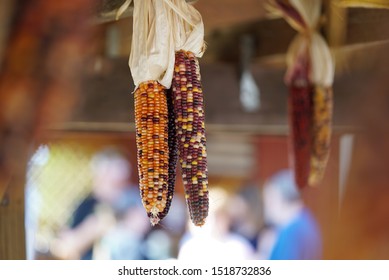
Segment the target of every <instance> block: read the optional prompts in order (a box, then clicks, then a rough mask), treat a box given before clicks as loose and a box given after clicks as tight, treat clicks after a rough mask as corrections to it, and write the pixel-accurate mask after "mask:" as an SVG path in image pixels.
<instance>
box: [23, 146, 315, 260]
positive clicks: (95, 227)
mask: <svg viewBox="0 0 389 280" xmlns="http://www.w3.org/2000/svg"><path fill="white" fill-rule="evenodd" d="M90 165H91V172H92V175H93V180H92V184H93V188H92V192H91V193H90V194H89V195H88V196H87V197H85V198H84V199H83V200H82V201H81V202H80V203H79V205H78V207H77V208H76V209H75V210H74V212H73V215H72V217H71V219H70V221H69V222H68V223H67V225H66V227H63V228H62V229H61V230H59V231H58V232H57V233H56V237H55V239H54V240H53V241H52V242H51V244H50V256H51V257H52V258H55V259H83V260H88V259H112V260H156V259H157V260H161V259H162V260H163V259H182V260H203V261H204V260H253V259H320V258H322V240H321V234H320V229H319V227H318V225H317V223H316V221H315V218H314V217H313V215H312V214H311V212H310V211H309V209H308V208H306V207H305V206H304V203H303V201H302V199H301V198H300V195H299V192H298V190H297V189H296V186H295V184H294V179H293V175H292V172H291V171H290V170H281V171H279V172H277V173H276V174H274V175H273V176H272V177H271V178H269V179H268V180H267V181H266V182H265V184H264V186H263V187H262V188H259V187H258V186H257V185H255V184H247V185H246V186H243V187H240V188H239V191H238V192H233V193H231V192H228V191H226V190H224V189H223V188H219V187H212V186H210V209H209V216H208V218H207V222H206V224H205V225H204V226H202V227H195V226H193V225H192V223H191V222H190V220H189V218H188V217H187V214H186V213H187V209H186V204H185V200H184V198H183V196H180V195H176V196H175V197H174V199H173V203H172V207H171V209H170V212H169V215H167V217H166V218H165V219H164V220H163V221H162V222H161V224H160V225H157V226H155V227H152V226H151V225H150V223H149V220H148V218H147V215H146V214H145V210H144V209H143V206H142V203H141V199H140V195H139V190H138V186H134V185H130V184H129V182H130V180H129V179H130V174H131V168H132V167H131V165H130V163H129V161H128V160H127V159H126V157H124V156H123V155H122V154H121V153H120V152H119V151H118V150H116V149H112V148H108V149H105V150H103V151H101V152H99V153H97V154H96V155H95V156H94V157H93V158H92V160H91V164H90ZM27 222H28V221H27ZM30 246H34V245H33V244H30ZM30 249H31V248H30ZM35 257H36V256H35ZM31 258H34V254H32V255H31Z"/></svg>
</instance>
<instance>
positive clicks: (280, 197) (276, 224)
mask: <svg viewBox="0 0 389 280" xmlns="http://www.w3.org/2000/svg"><path fill="white" fill-rule="evenodd" d="M263 199H264V214H265V220H266V221H267V223H268V224H269V225H271V226H272V227H267V230H266V232H264V233H263V235H262V238H261V241H260V242H261V243H263V244H261V245H260V246H262V248H265V250H267V251H268V252H269V256H268V258H269V259H272V260H277V259H281V260H291V259H295V260H310V259H321V258H322V238H321V233H320V230H319V227H318V224H317V223H316V220H315V218H314V217H313V215H312V214H311V212H310V211H309V209H308V208H306V207H305V206H304V203H303V201H302V199H301V197H300V193H299V191H298V189H297V187H296V185H295V183H294V177H293V173H292V171H290V170H282V171H280V172H278V173H276V174H275V175H273V176H272V177H271V178H270V179H269V181H268V182H267V183H266V184H265V187H264V190H263ZM271 243H273V244H271ZM270 248H271V249H270Z"/></svg>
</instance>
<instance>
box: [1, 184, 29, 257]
mask: <svg viewBox="0 0 389 280" xmlns="http://www.w3.org/2000/svg"><path fill="white" fill-rule="evenodd" d="M23 178H24V177H22V178H18V179H14V180H12V181H11V182H10V184H9V186H8V188H7V190H6V192H5V195H4V197H3V200H2V201H1V202H0V259H1V260H7V259H11V260H22V259H25V258H26V249H25V247H26V246H25V244H26V242H25V230H24V180H23Z"/></svg>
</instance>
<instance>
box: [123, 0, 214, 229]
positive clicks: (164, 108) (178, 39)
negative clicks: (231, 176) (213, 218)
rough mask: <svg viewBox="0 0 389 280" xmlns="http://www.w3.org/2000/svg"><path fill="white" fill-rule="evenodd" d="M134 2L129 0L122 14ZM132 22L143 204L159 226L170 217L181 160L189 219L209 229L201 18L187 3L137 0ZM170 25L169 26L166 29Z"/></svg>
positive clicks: (133, 71) (183, 0)
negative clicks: (201, 65) (201, 68)
mask: <svg viewBox="0 0 389 280" xmlns="http://www.w3.org/2000/svg"><path fill="white" fill-rule="evenodd" d="M131 3H132V0H127V1H126V2H125V3H124V4H123V6H122V7H121V8H120V9H119V11H118V16H120V13H122V12H123V11H124V10H125V9H126V8H128V7H129V6H130V4H131ZM156 15H158V16H156ZM133 20H134V23H133V28H134V29H133V38H134V39H133V41H132V48H131V55H130V60H129V65H130V68H131V73H132V77H133V79H134V82H135V85H136V90H135V126H136V142H137V149H138V171H139V182H140V193H141V197H142V202H143V205H144V207H145V209H146V212H147V214H148V216H149V218H150V221H151V223H152V224H153V225H155V224H157V223H158V222H159V221H160V220H161V219H163V218H164V217H165V216H166V215H167V213H168V211H169V208H170V205H171V201H172V198H173V194H174V184H175V179H176V163H177V160H178V157H179V159H180V164H181V171H182V176H183V181H184V187H185V195H186V200H187V204H188V208H189V213H190V217H191V219H192V221H193V223H194V224H195V225H203V224H204V222H205V218H206V217H207V215H208V175H207V172H208V170H207V155H206V146H205V142H206V140H205V127H204V105H203V95H202V87H201V81H200V80H201V79H200V69H199V64H198V61H197V58H196V57H201V56H202V54H203V52H204V39H203V38H204V26H203V22H202V19H201V15H200V14H199V13H198V12H197V11H196V10H195V9H194V8H193V7H192V6H191V5H189V4H187V3H186V2H185V0H163V1H160V0H134V17H133ZM166 26H169V27H170V29H169V28H162V27H166ZM181 50H185V51H181ZM176 51H177V52H176ZM175 52H176V54H175ZM172 83H173V86H172V87H171V85H172ZM170 87H171V88H170Z"/></svg>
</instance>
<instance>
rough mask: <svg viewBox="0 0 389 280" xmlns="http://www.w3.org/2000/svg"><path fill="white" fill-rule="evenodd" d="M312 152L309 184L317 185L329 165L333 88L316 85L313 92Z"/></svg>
mask: <svg viewBox="0 0 389 280" xmlns="http://www.w3.org/2000/svg"><path fill="white" fill-rule="evenodd" d="M312 98H313V115H312V152H311V163H310V166H311V168H310V175H309V185H310V186H315V185H317V184H318V183H319V182H320V181H321V180H322V178H323V175H324V171H325V168H326V165H327V161H328V156H329V151H330V143H331V124H332V102H333V100H332V89H331V88H324V87H321V86H316V87H315V90H314V93H313V96H312Z"/></svg>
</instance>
